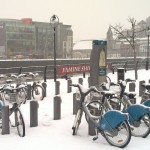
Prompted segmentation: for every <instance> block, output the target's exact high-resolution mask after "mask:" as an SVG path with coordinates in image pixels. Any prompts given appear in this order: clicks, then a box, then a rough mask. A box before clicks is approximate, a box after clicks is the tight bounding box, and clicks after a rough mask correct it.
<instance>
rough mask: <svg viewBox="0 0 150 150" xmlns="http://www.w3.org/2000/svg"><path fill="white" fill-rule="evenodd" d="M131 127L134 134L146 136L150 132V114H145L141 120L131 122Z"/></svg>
mask: <svg viewBox="0 0 150 150" xmlns="http://www.w3.org/2000/svg"><path fill="white" fill-rule="evenodd" d="M130 128H131V134H132V135H133V136H136V137H143V138H146V137H147V136H148V135H149V133H150V116H149V115H148V114H145V115H143V116H142V117H141V118H140V120H139V121H136V122H134V123H130Z"/></svg>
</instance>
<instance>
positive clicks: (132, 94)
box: [123, 92, 136, 99]
mask: <svg viewBox="0 0 150 150" xmlns="http://www.w3.org/2000/svg"><path fill="white" fill-rule="evenodd" d="M123 95H126V96H128V97H129V99H131V98H134V97H135V96H136V94H135V93H131V92H130V93H128V92H124V93H123Z"/></svg>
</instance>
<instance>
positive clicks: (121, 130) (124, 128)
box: [103, 121, 131, 148]
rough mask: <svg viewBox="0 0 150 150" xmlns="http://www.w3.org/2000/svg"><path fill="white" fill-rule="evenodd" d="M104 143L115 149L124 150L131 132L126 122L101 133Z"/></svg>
mask: <svg viewBox="0 0 150 150" xmlns="http://www.w3.org/2000/svg"><path fill="white" fill-rule="evenodd" d="M103 134H104V137H105V139H106V141H107V142H108V143H109V144H110V145H112V146H115V147H120V148H124V147H125V146H127V145H128V144H129V142H130V140H131V130H130V126H129V124H128V122H127V121H124V122H122V123H121V124H120V125H119V126H118V127H117V128H115V129H113V130H112V131H103Z"/></svg>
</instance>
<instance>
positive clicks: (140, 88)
mask: <svg viewBox="0 0 150 150" xmlns="http://www.w3.org/2000/svg"><path fill="white" fill-rule="evenodd" d="M143 83H145V81H144V80H143V81H140V82H139V96H142V93H143V90H144V87H142V86H141V85H142V84H143Z"/></svg>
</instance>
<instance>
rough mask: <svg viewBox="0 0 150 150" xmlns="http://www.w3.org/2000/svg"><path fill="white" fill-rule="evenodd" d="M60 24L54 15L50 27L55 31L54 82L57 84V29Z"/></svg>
mask: <svg viewBox="0 0 150 150" xmlns="http://www.w3.org/2000/svg"><path fill="white" fill-rule="evenodd" d="M58 24H59V18H58V16H57V15H53V16H52V17H51V18H50V25H51V27H52V28H53V29H54V82H56V78H57V70H56V28H57V26H58Z"/></svg>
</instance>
